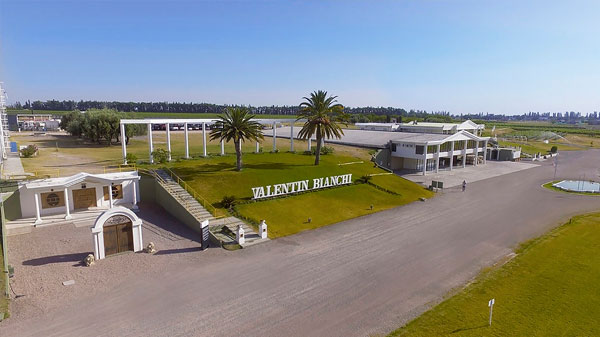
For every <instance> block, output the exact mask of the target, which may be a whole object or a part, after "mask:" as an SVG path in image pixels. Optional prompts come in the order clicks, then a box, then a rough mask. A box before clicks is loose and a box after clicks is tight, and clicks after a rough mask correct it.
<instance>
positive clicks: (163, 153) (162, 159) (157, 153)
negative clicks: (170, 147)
mask: <svg viewBox="0 0 600 337" xmlns="http://www.w3.org/2000/svg"><path fill="white" fill-rule="evenodd" d="M152 158H154V162H155V163H157V164H164V163H166V162H167V160H168V159H169V151H167V150H165V149H156V150H154V151H152Z"/></svg>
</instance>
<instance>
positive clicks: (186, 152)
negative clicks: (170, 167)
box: [183, 123, 190, 159]
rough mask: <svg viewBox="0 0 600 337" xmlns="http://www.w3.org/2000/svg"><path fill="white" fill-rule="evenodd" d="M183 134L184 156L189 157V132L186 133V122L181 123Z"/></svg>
mask: <svg viewBox="0 0 600 337" xmlns="http://www.w3.org/2000/svg"><path fill="white" fill-rule="evenodd" d="M183 130H184V131H183V134H184V136H183V137H184V139H185V158H186V159H187V158H189V157H190V141H189V134H188V132H189V131H188V124H187V123H184V124H183Z"/></svg>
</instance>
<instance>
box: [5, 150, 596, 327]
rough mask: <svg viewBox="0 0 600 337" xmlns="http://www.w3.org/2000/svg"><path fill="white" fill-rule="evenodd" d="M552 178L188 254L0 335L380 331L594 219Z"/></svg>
mask: <svg viewBox="0 0 600 337" xmlns="http://www.w3.org/2000/svg"><path fill="white" fill-rule="evenodd" d="M562 156H564V158H563V160H562V164H561V166H559V169H558V175H557V176H558V177H559V178H576V177H579V176H582V175H583V174H584V173H585V174H586V176H588V177H591V176H594V177H597V174H598V171H597V168H598V167H600V151H598V150H593V151H586V152H569V153H563V154H561V157H562ZM553 174H554V168H553V167H552V165H551V163H549V162H547V163H543V164H542V165H540V166H539V167H536V168H532V169H528V170H523V171H519V172H515V173H512V174H507V175H502V176H498V177H494V178H490V179H486V180H480V181H477V182H474V183H472V184H470V185H469V188H468V189H467V191H466V192H464V193H463V192H460V190H459V189H458V188H454V189H451V190H449V191H446V192H445V193H444V194H443V195H440V196H438V197H436V198H433V199H431V200H428V201H427V202H424V203H422V202H417V203H413V204H410V205H407V206H404V207H400V208H396V209H392V210H388V211H385V212H380V213H376V214H372V215H368V216H365V217H361V218H357V219H353V220H349V221H345V222H342V223H339V224H336V225H332V226H327V227H322V228H319V229H317V230H313V231H307V232H302V233H300V234H297V235H293V236H290V237H285V238H280V239H277V240H272V241H270V242H268V243H266V244H262V245H257V246H254V247H251V248H248V249H243V250H241V251H237V252H227V251H225V250H209V252H208V254H202V253H198V254H197V255H195V256H197V260H196V261H195V262H194V263H190V264H188V265H187V267H185V268H183V267H182V266H180V265H174V266H169V265H165V267H164V269H161V272H160V273H156V274H155V275H153V276H152V277H151V278H140V277H136V276H135V275H131V276H128V275H126V274H124V275H123V276H122V278H121V279H120V282H119V283H116V284H114V285H113V286H112V287H105V288H104V289H106V290H104V291H96V292H92V293H90V295H89V296H83V297H81V298H79V299H77V300H73V301H71V302H70V303H69V304H68V305H61V306H60V307H57V308H55V310H48V311H44V312H41V313H40V315H39V316H35V317H20V316H18V315H15V316H13V317H11V318H10V319H9V320H8V321H7V322H3V323H1V324H0V335H2V336H36V335H44V336H165V335H169V336H247V337H253V336H368V335H373V334H385V333H387V332H389V331H391V330H392V329H395V328H397V327H398V326H400V325H402V324H403V323H405V322H406V321H408V320H410V319H411V318H413V317H415V316H416V315H419V314H420V313H421V312H423V311H424V310H426V309H427V308H428V307H429V306H430V304H431V303H432V302H433V303H435V302H437V301H439V300H441V299H442V297H443V296H444V295H445V294H446V293H447V292H448V291H449V290H450V289H453V288H455V287H459V286H462V285H463V284H465V283H466V282H468V281H469V280H470V279H471V278H472V277H474V276H475V275H477V273H478V272H479V271H480V270H481V268H483V267H485V266H488V265H490V264H492V263H493V262H495V261H498V260H499V259H500V258H502V257H503V256H505V255H507V254H508V253H510V252H511V251H512V248H514V247H516V246H517V245H518V244H519V243H520V242H522V241H524V240H527V239H530V238H533V237H536V236H538V235H541V234H543V233H544V232H546V231H548V230H549V229H551V228H553V227H555V226H557V225H558V224H560V223H561V222H563V221H565V220H567V219H568V217H570V216H572V215H574V214H578V213H582V212H590V211H597V210H598V205H599V204H600V199H598V198H597V197H595V196H579V195H570V194H565V193H557V192H554V191H550V190H547V189H544V188H542V187H541V186H540V185H541V184H542V183H545V182H547V181H549V180H552V176H553ZM332 211H334V210H332ZM106 261H108V259H107V260H106ZM96 267H100V268H102V266H100V265H98V266H94V267H92V268H96ZM108 267H109V265H107V266H106V268H108ZM17 271H18V266H17ZM83 271H85V270H84V269H82V272H83ZM17 277H18V276H17ZM80 286H82V287H83V286H88V287H90V289H94V288H93V287H94V285H93V284H90V285H83V284H80ZM15 303H16V305H19V304H18V303H19V299H17V300H16V302H15ZM484 306H485V304H484ZM100 318H101V319H100Z"/></svg>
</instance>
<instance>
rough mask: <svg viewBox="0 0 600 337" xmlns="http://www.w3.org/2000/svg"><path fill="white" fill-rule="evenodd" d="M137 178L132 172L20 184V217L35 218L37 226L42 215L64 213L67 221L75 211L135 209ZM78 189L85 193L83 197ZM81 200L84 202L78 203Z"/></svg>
mask: <svg viewBox="0 0 600 337" xmlns="http://www.w3.org/2000/svg"><path fill="white" fill-rule="evenodd" d="M139 179H140V177H139V175H138V173H137V172H136V171H132V172H120V173H107V174H88V173H78V174H76V175H73V176H70V177H61V178H50V179H41V180H34V181H30V182H23V183H20V184H19V198H20V204H21V217H22V218H30V217H35V218H36V222H35V223H36V224H40V223H42V221H43V217H44V216H48V215H54V214H65V218H66V219H68V218H70V214H71V212H73V211H77V210H78V209H87V208H98V209H109V208H113V207H114V206H117V205H128V206H131V207H133V208H134V209H135V208H137V203H138V200H139V184H138V181H139ZM92 189H93V190H92ZM82 190H86V191H85V192H86V193H85V195H83V193H82ZM109 190H110V191H111V193H108V191H109ZM81 197H85V198H86V200H85V201H84V202H81V200H80V198H81ZM67 205H68V207H67Z"/></svg>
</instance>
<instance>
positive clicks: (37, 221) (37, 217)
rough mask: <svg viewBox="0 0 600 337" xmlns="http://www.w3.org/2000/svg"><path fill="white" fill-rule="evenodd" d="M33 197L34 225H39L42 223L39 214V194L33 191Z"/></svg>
mask: <svg viewBox="0 0 600 337" xmlns="http://www.w3.org/2000/svg"><path fill="white" fill-rule="evenodd" d="M33 197H34V199H35V222H34V223H33V224H34V225H39V224H41V223H42V217H41V216H40V194H39V193H38V192H35V194H34V195H33Z"/></svg>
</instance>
